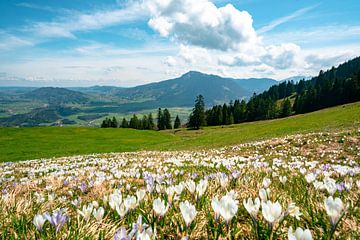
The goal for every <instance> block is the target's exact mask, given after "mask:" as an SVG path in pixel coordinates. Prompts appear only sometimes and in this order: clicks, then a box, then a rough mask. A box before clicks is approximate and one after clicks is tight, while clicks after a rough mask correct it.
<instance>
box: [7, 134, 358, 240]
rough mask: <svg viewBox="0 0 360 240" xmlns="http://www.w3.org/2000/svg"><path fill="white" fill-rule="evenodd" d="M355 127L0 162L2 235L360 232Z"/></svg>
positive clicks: (304, 235) (315, 235)
mask: <svg viewBox="0 0 360 240" xmlns="http://www.w3.org/2000/svg"><path fill="white" fill-rule="evenodd" d="M359 164H360V130H352V131H346V132H338V133H312V134H302V135H294V136H287V137H284V138H275V139H270V140H266V141H258V142H251V143H246V144H240V145H236V146H228V147H224V148H216V149H203V150H192V151H162V152H157V151H156V152H155V151H142V152H128V153H108V154H92V155H86V156H71V157H62V158H52V159H37V160H29V161H22V162H16V163H12V162H7V163H2V164H0V190H1V192H0V216H1V218H0V235H1V239H121V240H125V239H291V240H292V239H295V240H299V239H303V240H308V239H338V238H341V239H359V238H360V225H359V222H360V210H359V200H360V166H359Z"/></svg>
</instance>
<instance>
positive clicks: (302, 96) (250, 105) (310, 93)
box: [101, 57, 360, 130]
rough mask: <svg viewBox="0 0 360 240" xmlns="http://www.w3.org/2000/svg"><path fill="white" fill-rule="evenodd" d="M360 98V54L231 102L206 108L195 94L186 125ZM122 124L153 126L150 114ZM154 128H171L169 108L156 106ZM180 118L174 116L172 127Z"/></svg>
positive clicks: (238, 119) (291, 111) (211, 123)
mask: <svg viewBox="0 0 360 240" xmlns="http://www.w3.org/2000/svg"><path fill="white" fill-rule="evenodd" d="M359 100H360V57H358V58H355V59H353V60H350V61H348V62H346V63H343V64H341V65H339V66H338V67H337V68H334V67H333V68H332V69H330V70H328V71H326V72H324V71H320V73H319V75H318V76H317V77H314V78H312V79H311V80H308V81H305V80H304V79H303V80H300V81H299V82H298V83H294V82H293V81H287V82H282V83H280V84H278V85H274V86H271V87H270V88H269V89H268V90H267V91H264V92H263V93H261V94H258V95H257V94H255V93H254V95H253V96H252V97H251V98H250V99H249V100H248V101H247V102H246V101H245V100H236V101H234V102H230V104H223V105H216V106H213V107H212V108H210V109H208V110H205V103H204V97H203V96H202V95H199V96H197V97H196V100H195V106H194V108H193V110H192V112H191V114H190V116H189V121H188V123H187V127H188V128H191V129H199V128H200V127H202V126H206V125H207V126H216V125H228V124H233V123H241V122H247V121H256V120H264V119H274V118H279V117H287V116H290V115H291V114H299V113H306V112H311V111H315V110H319V109H322V108H326V107H331V106H335V105H339V104H345V103H351V102H355V101H359ZM292 102H293V103H292ZM117 126H118V123H117V121H116V118H115V117H114V118H112V119H110V118H106V119H105V120H104V121H103V123H102V125H101V127H117ZM120 126H121V127H131V128H135V129H155V125H154V122H153V119H152V116H151V114H149V115H148V116H144V117H143V119H142V120H139V119H137V117H136V115H134V116H133V117H132V118H131V119H130V122H129V123H128V122H127V121H126V119H125V118H124V119H123V121H122V123H121V125H120ZM156 126H157V129H158V130H164V129H172V127H173V126H172V125H171V115H170V112H169V111H168V109H166V108H165V109H164V110H162V109H161V108H159V109H158V116H157V125H156ZM180 126H181V122H180V119H179V116H176V119H175V121H174V128H179V127H180Z"/></svg>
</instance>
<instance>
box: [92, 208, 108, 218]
mask: <svg viewBox="0 0 360 240" xmlns="http://www.w3.org/2000/svg"><path fill="white" fill-rule="evenodd" d="M104 213H105V211H104V208H103V207H99V208H98V209H94V211H93V216H94V218H95V219H96V221H98V222H100V221H101V220H102V219H103V217H104Z"/></svg>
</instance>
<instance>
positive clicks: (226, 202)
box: [219, 194, 238, 223]
mask: <svg viewBox="0 0 360 240" xmlns="http://www.w3.org/2000/svg"><path fill="white" fill-rule="evenodd" d="M219 207H220V208H219V210H220V215H221V216H222V217H223V218H224V220H225V221H226V222H227V223H229V222H230V220H231V219H232V218H233V217H234V216H235V215H236V213H237V210H238V201H237V200H235V199H234V196H233V195H232V194H227V195H225V196H223V197H222V198H221V199H220V202H219Z"/></svg>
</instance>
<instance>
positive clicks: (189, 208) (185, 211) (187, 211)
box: [180, 200, 197, 226]
mask: <svg viewBox="0 0 360 240" xmlns="http://www.w3.org/2000/svg"><path fill="white" fill-rule="evenodd" d="M180 211H181V214H182V216H183V218H184V221H185V223H186V226H189V225H190V223H191V222H192V221H193V220H194V218H195V216H196V214H197V211H196V209H195V206H194V205H192V204H191V203H189V201H187V200H186V201H185V202H181V203H180Z"/></svg>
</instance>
